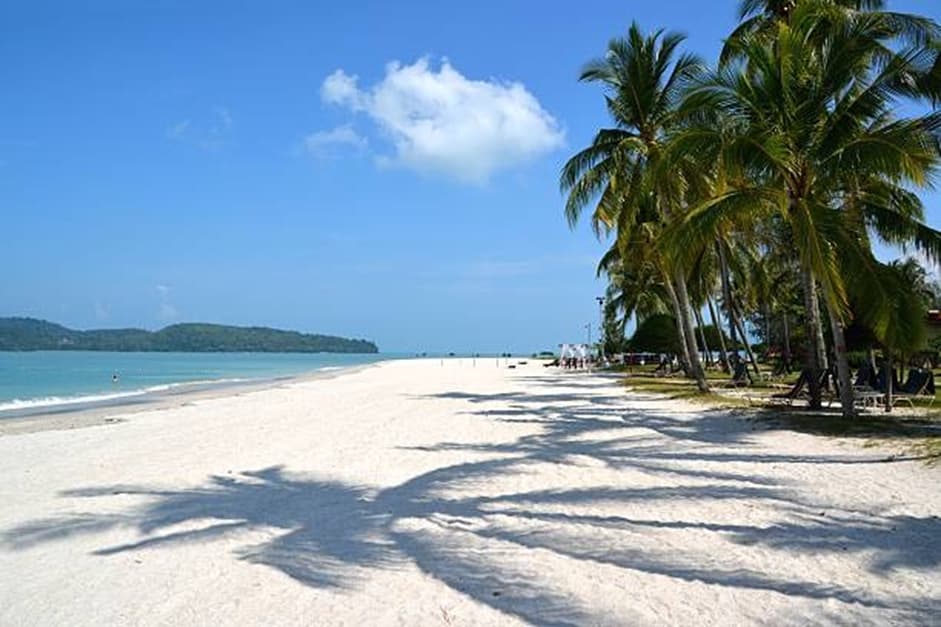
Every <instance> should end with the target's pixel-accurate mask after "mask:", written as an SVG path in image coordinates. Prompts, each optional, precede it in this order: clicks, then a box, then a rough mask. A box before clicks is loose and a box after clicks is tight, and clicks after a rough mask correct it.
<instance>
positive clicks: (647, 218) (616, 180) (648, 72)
mask: <svg viewBox="0 0 941 627" xmlns="http://www.w3.org/2000/svg"><path fill="white" fill-rule="evenodd" d="M683 39H684V38H683V37H682V36H681V35H678V34H675V33H666V34H664V33H663V32H662V31H658V32H656V33H654V34H653V35H650V36H644V34H643V33H642V32H641V29H640V27H639V26H638V25H637V24H636V23H634V24H632V25H631V27H630V29H629V31H628V34H627V37H623V38H616V39H613V40H612V41H611V42H610V43H609V44H608V51H607V54H606V56H605V57H604V58H602V59H597V60H594V61H591V62H589V63H588V64H587V65H586V67H585V68H584V70H583V71H582V74H581V77H580V80H582V81H587V82H599V83H601V84H602V85H604V87H605V88H606V90H607V91H608V94H607V95H606V102H607V107H608V111H609V113H610V115H611V117H612V118H613V120H614V122H615V124H616V126H615V128H609V129H602V130H600V131H599V132H598V133H597V135H596V136H595V139H594V141H593V142H592V145H591V146H589V147H588V148H586V149H584V150H582V151H580V152H579V153H577V154H576V155H574V156H573V157H572V158H571V159H569V161H568V162H567V163H566V164H565V167H564V168H563V170H562V175H561V187H562V190H563V192H566V193H568V199H567V202H566V207H565V210H566V216H567V217H568V219H569V221H570V223H572V224H574V223H576V222H577V220H578V219H579V217H580V215H581V213H582V211H583V209H584V208H585V207H587V206H589V205H592V204H594V205H595V211H594V216H593V224H595V225H603V227H604V228H613V229H615V230H616V231H617V239H618V241H619V242H620V243H621V245H622V246H628V245H630V244H633V243H641V245H644V242H648V245H649V242H651V241H652V240H653V239H654V238H655V235H656V232H658V231H659V229H660V228H661V227H662V225H663V224H665V223H666V222H668V221H670V220H672V219H674V218H675V217H676V216H677V215H678V211H679V209H680V207H679V206H676V205H674V201H675V197H674V196H673V194H672V193H671V192H672V190H671V189H669V188H670V183H669V182H668V181H666V180H664V178H663V177H657V176H655V173H656V172H658V171H659V169H658V167H657V165H658V162H659V160H660V158H661V153H662V150H661V144H662V142H663V141H664V137H665V135H666V133H667V132H668V131H669V130H670V129H671V127H672V125H673V123H674V119H675V115H676V105H677V103H678V102H679V100H680V97H681V95H682V90H683V88H684V86H685V84H686V83H687V82H688V81H689V80H690V79H691V78H693V77H694V76H696V75H697V74H698V73H699V72H701V71H702V63H701V62H700V61H699V60H698V59H697V58H696V57H694V56H692V55H689V54H681V55H679V56H677V50H678V48H679V46H680V44H681V43H682V42H683ZM597 229H598V227H597V226H596V230H597ZM622 256H624V257H626V255H622ZM652 263H653V264H654V266H655V267H656V268H657V270H658V272H659V274H660V275H661V278H662V280H663V285H664V287H665V288H666V290H667V293H668V294H669V297H670V300H671V301H672V305H673V308H674V311H675V313H676V320H677V331H678V333H679V336H680V344H681V351H682V353H683V357H684V359H685V361H686V364H687V366H688V368H689V374H690V376H692V377H693V378H694V379H695V380H696V384H697V386H698V387H699V389H700V390H701V391H708V389H709V387H708V384H707V383H706V378H705V373H704V372H703V368H702V364H701V362H700V359H699V354H698V352H697V350H696V340H695V335H694V330H693V322H692V310H691V306H690V299H689V294H688V291H687V280H688V276H687V273H686V271H685V269H684V267H683V265H682V264H679V263H674V262H673V261H672V260H671V259H669V258H666V257H656V258H654V259H653V260H652Z"/></svg>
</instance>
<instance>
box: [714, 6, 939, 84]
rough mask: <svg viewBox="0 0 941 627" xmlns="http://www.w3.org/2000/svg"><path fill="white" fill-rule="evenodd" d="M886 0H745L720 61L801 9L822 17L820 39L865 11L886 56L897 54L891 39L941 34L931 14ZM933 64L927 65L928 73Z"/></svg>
mask: <svg viewBox="0 0 941 627" xmlns="http://www.w3.org/2000/svg"><path fill="white" fill-rule="evenodd" d="M886 4H887V3H886V2H885V0H742V1H741V2H740V3H739V10H738V14H739V19H740V20H741V22H740V23H739V25H738V26H737V27H736V28H735V30H734V31H732V33H731V34H730V35H729V37H728V38H727V39H726V43H725V46H724V47H723V50H722V53H721V55H720V62H721V63H728V62H729V61H730V60H732V59H734V58H736V57H739V56H740V51H739V46H740V44H741V43H742V42H743V41H745V40H746V39H748V38H751V37H755V36H758V37H760V38H764V39H767V40H771V39H773V38H774V31H775V29H776V27H777V25H779V24H782V23H784V24H790V23H791V20H792V18H793V16H794V15H795V13H796V12H798V8H800V10H802V11H804V12H807V11H811V12H813V13H814V14H815V15H816V17H817V18H818V19H819V20H820V21H819V23H818V27H819V31H818V32H817V33H815V34H814V36H815V38H816V39H817V41H818V42H819V41H821V38H822V37H825V33H826V29H827V28H828V27H829V26H830V25H831V23H833V22H835V21H839V20H842V19H847V18H849V19H855V18H858V17H859V16H860V15H861V14H866V17H867V19H871V20H873V21H874V22H877V23H878V25H879V28H880V30H881V31H882V35H883V37H882V39H883V42H884V45H883V46H882V47H881V48H880V49H879V50H878V54H879V55H880V56H882V57H883V58H889V57H891V56H892V55H893V54H894V49H893V47H892V46H891V45H889V43H890V42H893V43H897V44H903V45H917V46H926V45H930V44H931V42H932V41H934V40H936V39H937V38H938V36H939V35H941V30H939V28H938V24H937V23H935V22H934V20H931V19H930V18H927V17H924V16H920V15H912V14H908V13H898V12H893V11H887V10H886ZM930 67H931V66H930V64H929V65H928V66H926V67H925V68H924V70H925V73H929V70H930Z"/></svg>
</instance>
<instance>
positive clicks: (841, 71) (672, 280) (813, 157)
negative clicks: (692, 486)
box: [560, 0, 941, 416]
mask: <svg viewBox="0 0 941 627" xmlns="http://www.w3.org/2000/svg"><path fill="white" fill-rule="evenodd" d="M886 5H887V3H886V2H884V1H882V0H744V1H743V2H741V3H740V9H739V15H740V23H739V25H738V26H737V27H736V28H735V30H734V31H733V32H732V33H730V34H729V36H728V37H727V39H726V40H725V42H724V45H723V48H722V51H721V53H720V55H719V58H718V59H716V61H715V62H714V63H712V64H707V63H706V62H705V61H703V60H702V59H700V58H699V57H697V56H696V55H694V54H691V53H689V52H684V51H682V49H681V47H682V45H683V42H684V37H683V36H682V35H679V34H677V33H673V32H668V31H663V30H658V31H655V32H650V33H648V32H644V31H643V30H642V29H641V27H640V26H639V25H638V24H636V23H634V24H632V25H631V26H630V28H629V30H628V32H627V34H626V35H625V36H623V37H617V38H615V39H612V40H611V41H610V43H609V44H608V47H607V50H606V53H605V55H604V56H603V57H601V58H599V59H596V60H593V61H590V62H589V63H588V64H587V65H586V66H585V67H584V70H583V71H582V73H581V76H580V80H581V81H584V82H588V83H595V84H598V85H600V86H601V87H602V89H603V96H604V101H603V102H604V105H605V107H606V109H607V113H608V116H609V118H610V121H611V124H610V125H609V126H608V127H606V128H602V129H600V130H598V131H597V133H596V134H595V136H594V138H593V140H592V142H591V144H590V145H589V146H587V147H586V148H584V149H583V150H580V151H579V152H577V153H576V154H575V155H573V156H572V157H571V158H570V159H569V160H568V161H567V163H566V164H565V166H564V168H563V170H562V173H561V177H560V182H561V188H562V190H563V193H564V194H565V195H566V202H565V215H566V217H567V218H568V220H569V222H570V224H572V225H574V224H575V223H577V222H578V221H579V220H580V219H582V217H583V215H585V214H586V213H587V214H588V215H589V219H590V220H591V224H592V226H593V227H594V229H595V230H596V232H597V233H598V234H599V236H605V235H610V236H611V238H610V240H609V241H611V242H612V244H611V246H610V249H609V250H607V252H606V253H605V254H604V256H603V257H602V259H601V260H600V263H599V272H601V273H603V274H604V275H606V276H607V278H608V281H609V289H608V303H609V306H610V307H612V308H613V309H614V310H615V311H616V312H617V313H618V314H619V315H620V319H621V321H622V324H623V321H625V320H627V319H628V318H631V317H636V318H637V319H638V320H641V321H643V320H644V319H646V318H649V317H651V316H654V315H657V314H671V315H672V318H673V320H674V324H675V327H676V334H677V337H678V340H679V341H678V344H679V346H678V353H679V357H680V361H681V363H682V367H683V369H684V371H685V372H686V374H687V376H688V377H689V378H691V379H693V380H694V381H695V382H696V384H697V386H698V388H699V389H700V390H701V391H703V392H707V391H708V390H709V385H708V381H707V379H706V377H705V373H704V368H703V363H702V361H701V358H700V354H699V351H698V350H697V344H698V340H697V333H696V331H697V329H700V330H701V329H702V328H704V327H705V326H706V325H705V324H704V320H703V319H702V318H703V315H702V313H701V312H703V311H706V312H708V314H709V316H710V318H711V322H712V326H715V327H720V325H724V326H725V328H726V329H727V330H728V336H729V337H728V339H730V340H731V342H732V343H733V344H736V343H738V342H741V343H742V344H744V345H745V347H746V348H747V347H748V341H749V333H748V331H747V329H746V327H745V323H746V321H747V320H750V321H751V322H752V323H753V324H754V323H755V322H756V321H757V322H759V323H763V324H764V327H765V328H764V331H763V332H764V333H765V334H766V335H767V336H768V341H770V337H771V335H772V332H771V327H772V322H773V326H774V327H776V328H777V329H778V333H777V335H778V337H781V336H782V335H783V336H785V339H786V342H783V341H782V342H781V344H785V343H786V344H787V346H779V347H778V349H779V351H780V352H781V353H786V354H785V357H788V358H790V357H791V355H792V354H793V356H794V357H795V358H800V359H801V360H802V361H803V367H804V368H805V369H806V370H807V371H809V377H808V380H809V381H810V393H811V403H810V404H811V407H819V406H820V404H821V389H820V385H819V381H820V380H821V377H820V375H821V374H822V372H823V371H824V370H826V369H828V368H831V369H833V370H834V371H835V374H836V376H837V378H838V381H839V384H840V385H839V390H840V400H841V406H842V408H843V413H844V415H847V416H850V415H853V413H854V404H853V387H852V380H851V372H850V368H849V363H848V358H847V331H848V329H854V333H857V334H861V335H863V336H865V337H867V338H870V340H871V341H872V342H873V343H874V344H877V345H878V346H879V347H881V349H882V351H883V354H884V356H885V358H886V360H887V362H888V363H891V361H892V359H893V358H894V357H895V356H897V355H898V354H900V353H905V352H908V353H909V354H910V353H911V351H913V350H915V348H916V347H917V346H919V345H920V344H921V343H922V342H923V340H924V316H925V298H924V294H922V293H920V291H919V284H918V282H917V281H916V280H914V279H913V276H912V272H913V271H914V270H913V269H912V267H911V264H910V263H908V262H896V263H883V262H882V261H880V260H879V259H878V258H877V257H876V255H875V254H874V244H875V243H876V242H881V243H883V244H885V245H888V246H891V247H896V248H902V249H904V250H905V251H909V252H914V253H917V254H918V255H919V256H920V257H921V258H922V259H924V260H926V261H927V262H928V263H932V264H934V263H937V261H938V260H939V259H941V233H939V232H938V231H937V230H935V229H933V228H931V227H930V226H928V225H927V224H926V222H925V217H924V206H923V203H922V200H921V198H920V197H919V195H918V191H919V190H923V189H926V188H928V187H929V186H930V185H931V183H932V181H933V180H934V178H935V176H936V175H937V172H938V168H939V165H941V149H939V130H941V111H939V109H938V107H937V103H938V102H939V97H941V28H939V26H938V24H937V23H936V22H935V21H934V20H932V19H929V18H927V17H924V16H919V15H912V14H904V13H899V12H893V11H890V10H888V8H887V6H886ZM916 265H917V264H916ZM622 328H623V327H622ZM718 339H720V340H723V341H724V339H726V336H725V334H724V333H719V334H718ZM717 348H721V349H722V353H723V354H726V351H725V348H726V347H717Z"/></svg>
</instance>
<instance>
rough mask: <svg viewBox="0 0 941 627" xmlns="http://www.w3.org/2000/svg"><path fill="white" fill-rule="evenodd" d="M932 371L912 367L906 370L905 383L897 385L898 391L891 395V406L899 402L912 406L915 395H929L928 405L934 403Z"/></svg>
mask: <svg viewBox="0 0 941 627" xmlns="http://www.w3.org/2000/svg"><path fill="white" fill-rule="evenodd" d="M934 395H935V387H934V373H933V372H931V371H930V370H919V369H916V368H912V369H911V370H909V371H908V377H907V378H906V379H905V383H903V384H902V385H900V386H899V389H898V392H896V393H894V394H893V396H892V406H893V407H895V405H896V404H898V403H900V402H905V403H908V405H909V407H914V406H915V403H914V402H913V399H914V398H915V397H916V396H930V397H931V402H930V403H929V404H928V405H929V406H931V405H933V404H934Z"/></svg>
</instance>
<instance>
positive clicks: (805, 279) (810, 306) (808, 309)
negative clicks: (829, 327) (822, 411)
mask: <svg viewBox="0 0 941 627" xmlns="http://www.w3.org/2000/svg"><path fill="white" fill-rule="evenodd" d="M800 276H801V287H802V289H803V292H804V310H805V312H804V317H805V318H806V319H807V321H806V322H807V339H808V341H809V342H810V347H809V348H810V350H808V351H807V357H806V361H805V363H806V367H807V370H809V371H810V381H809V386H810V407H811V409H819V408H820V405H821V403H820V375H821V373H823V371H824V369H825V368H826V365H825V364H826V354H825V348H824V346H823V342H822V339H823V337H822V335H821V326H822V325H821V323H820V304H819V302H818V300H817V282H816V281H815V280H814V274H813V271H811V269H810V268H808V267H807V266H806V265H805V264H804V263H803V262H801V270H800Z"/></svg>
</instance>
